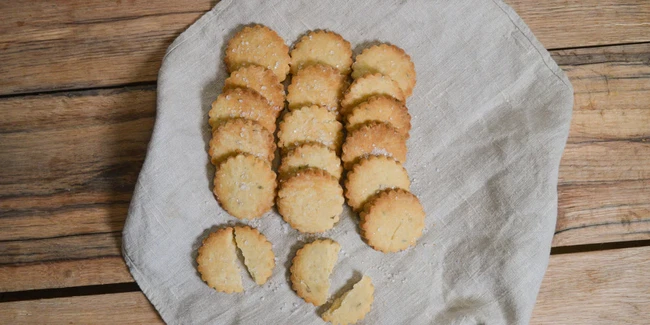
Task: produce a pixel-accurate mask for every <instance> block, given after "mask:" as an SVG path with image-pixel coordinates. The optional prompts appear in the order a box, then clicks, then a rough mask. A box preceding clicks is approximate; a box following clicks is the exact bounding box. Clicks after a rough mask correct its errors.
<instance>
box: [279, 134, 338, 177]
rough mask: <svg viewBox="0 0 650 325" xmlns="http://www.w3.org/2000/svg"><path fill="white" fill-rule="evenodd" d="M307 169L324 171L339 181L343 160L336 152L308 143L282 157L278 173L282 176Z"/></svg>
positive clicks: (318, 144) (320, 145)
mask: <svg viewBox="0 0 650 325" xmlns="http://www.w3.org/2000/svg"><path fill="white" fill-rule="evenodd" d="M307 167H313V168H319V169H322V170H324V171H326V172H328V173H329V174H330V175H332V176H334V177H336V178H337V179H339V178H341V173H343V167H341V159H340V158H339V157H338V156H337V155H336V152H335V151H334V150H332V149H330V148H328V147H326V146H324V145H322V144H320V143H315V142H311V143H309V142H308V143H305V144H302V145H300V146H298V147H295V148H293V149H291V150H289V151H288V152H287V154H286V155H284V157H282V163H281V164H280V168H279V169H278V172H279V173H280V175H288V174H291V173H293V172H295V171H297V170H299V169H302V168H307Z"/></svg>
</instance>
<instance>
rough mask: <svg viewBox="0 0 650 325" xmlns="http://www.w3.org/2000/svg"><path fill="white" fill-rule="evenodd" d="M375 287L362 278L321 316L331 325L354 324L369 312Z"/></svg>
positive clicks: (365, 278) (365, 277)
mask: <svg viewBox="0 0 650 325" xmlns="http://www.w3.org/2000/svg"><path fill="white" fill-rule="evenodd" d="M374 294H375V286H374V285H373V284H372V280H371V279H370V278H369V277H367V276H364V277H363V278H361V280H360V281H359V282H357V283H355V284H354V286H353V287H352V289H350V291H348V292H346V293H344V294H343V295H342V296H341V297H339V298H336V299H335V300H334V302H333V303H332V306H331V307H330V308H329V309H328V310H327V311H326V312H324V313H323V315H322V316H321V317H322V318H323V320H324V321H326V322H330V323H332V324H333V325H347V324H354V323H356V322H358V321H360V320H362V319H363V318H364V317H366V314H368V312H370V309H371V307H372V302H373V301H374Z"/></svg>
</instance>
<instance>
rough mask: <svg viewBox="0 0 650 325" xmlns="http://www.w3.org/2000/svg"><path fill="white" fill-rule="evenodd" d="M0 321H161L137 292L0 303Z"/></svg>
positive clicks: (66, 322)
mask: <svg viewBox="0 0 650 325" xmlns="http://www.w3.org/2000/svg"><path fill="white" fill-rule="evenodd" d="M0 323H1V324H15V325H18V324H50V325H56V324H61V325H63V324H97V325H101V324H106V325H112V324H164V323H163V321H162V319H160V316H158V313H157V312H156V310H155V309H154V308H153V306H152V305H151V304H150V303H149V301H148V300H147V298H145V296H144V295H143V294H142V293H140V292H127V293H116V294H106V295H96V296H80V297H69V298H54V299H43V300H28V301H18V302H9V303H0Z"/></svg>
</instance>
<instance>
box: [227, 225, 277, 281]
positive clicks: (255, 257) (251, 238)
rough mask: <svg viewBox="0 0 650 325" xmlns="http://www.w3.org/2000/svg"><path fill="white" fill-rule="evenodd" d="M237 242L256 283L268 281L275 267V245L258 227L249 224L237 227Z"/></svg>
mask: <svg viewBox="0 0 650 325" xmlns="http://www.w3.org/2000/svg"><path fill="white" fill-rule="evenodd" d="M235 242H236V244H237V248H239V249H240V250H241V252H242V255H243V256H244V264H245V265H246V268H247V269H248V273H250V275H251V276H252V277H253V280H255V283H257V284H259V285H262V284H264V283H266V281H267V280H268V279H269V277H271V274H273V268H274V267H275V254H273V245H271V243H270V242H269V241H268V240H267V239H266V237H265V236H264V235H262V234H261V233H260V232H259V231H257V229H255V228H251V227H248V226H238V227H235Z"/></svg>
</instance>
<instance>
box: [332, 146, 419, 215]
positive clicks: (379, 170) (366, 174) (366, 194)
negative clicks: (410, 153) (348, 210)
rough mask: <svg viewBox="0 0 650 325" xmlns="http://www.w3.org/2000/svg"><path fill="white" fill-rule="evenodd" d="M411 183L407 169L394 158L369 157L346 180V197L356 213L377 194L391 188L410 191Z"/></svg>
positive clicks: (358, 164) (356, 166) (353, 169)
mask: <svg viewBox="0 0 650 325" xmlns="http://www.w3.org/2000/svg"><path fill="white" fill-rule="evenodd" d="M410 186H411V181H410V180H409V175H408V173H407V172H406V169H404V167H402V165H401V164H400V163H399V162H397V161H395V160H394V159H393V158H390V157H386V156H369V157H367V158H363V159H361V160H360V161H359V163H357V164H355V165H354V167H353V168H352V170H351V171H350V172H349V173H348V175H347V179H346V180H345V189H346V192H345V197H346V198H347V199H348V205H349V206H350V207H352V209H354V210H355V211H357V210H359V209H361V208H362V207H363V205H364V203H366V202H367V201H368V200H369V199H370V198H372V197H373V196H374V195H375V194H376V193H378V192H380V191H383V190H385V189H389V188H401V189H405V190H409V188H410Z"/></svg>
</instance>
